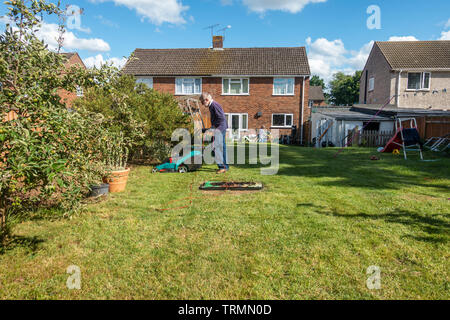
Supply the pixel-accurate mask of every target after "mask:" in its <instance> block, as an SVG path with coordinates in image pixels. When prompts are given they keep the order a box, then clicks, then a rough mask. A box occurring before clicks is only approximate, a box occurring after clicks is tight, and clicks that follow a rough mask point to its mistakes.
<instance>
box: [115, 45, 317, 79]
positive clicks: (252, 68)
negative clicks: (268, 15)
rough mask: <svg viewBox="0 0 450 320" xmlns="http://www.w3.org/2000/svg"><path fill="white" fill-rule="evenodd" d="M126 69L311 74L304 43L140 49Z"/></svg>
mask: <svg viewBox="0 0 450 320" xmlns="http://www.w3.org/2000/svg"><path fill="white" fill-rule="evenodd" d="M134 57H135V58H136V59H130V60H128V62H127V63H126V65H125V67H124V69H123V72H124V73H125V74H133V75H138V76H139V75H142V76H143V75H152V76H177V75H184V76H200V75H201V76H212V75H216V76H219V75H230V76H232V75H236V76H237V75H248V76H265V75H267V76H274V75H280V76H284V75H286V76H300V75H310V74H311V71H310V69H309V63H308V58H307V56H306V50H305V48H304V47H291V48H226V49H223V50H213V49H136V50H135V51H134Z"/></svg>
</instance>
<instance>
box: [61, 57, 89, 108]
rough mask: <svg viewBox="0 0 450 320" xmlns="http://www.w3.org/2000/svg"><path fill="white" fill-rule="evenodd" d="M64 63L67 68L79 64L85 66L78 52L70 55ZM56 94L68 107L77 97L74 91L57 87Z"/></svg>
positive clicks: (81, 66)
mask: <svg viewBox="0 0 450 320" xmlns="http://www.w3.org/2000/svg"><path fill="white" fill-rule="evenodd" d="M65 65H66V67H67V68H70V67H71V66H74V65H76V66H79V67H80V68H84V69H85V68H86V67H85V66H84V63H83V61H82V60H81V58H80V56H79V55H78V54H74V55H72V56H71V57H70V59H69V60H68V61H67V62H66V64H65ZM58 95H59V96H60V97H61V101H62V102H63V103H65V104H66V106H67V107H68V108H70V107H71V106H72V104H73V101H74V100H75V99H77V98H78V97H77V94H76V93H75V92H70V91H67V90H64V89H59V90H58Z"/></svg>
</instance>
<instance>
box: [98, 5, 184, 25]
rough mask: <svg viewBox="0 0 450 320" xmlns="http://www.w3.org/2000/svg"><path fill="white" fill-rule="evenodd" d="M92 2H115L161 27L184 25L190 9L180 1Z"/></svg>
mask: <svg viewBox="0 0 450 320" xmlns="http://www.w3.org/2000/svg"><path fill="white" fill-rule="evenodd" d="M91 2H114V3H115V4H116V5H121V6H125V7H127V8H128V9H132V10H133V9H134V10H136V12H137V13H138V15H140V16H142V19H143V20H145V19H148V20H149V21H150V22H151V23H153V24H156V25H161V24H163V23H165V22H167V23H172V24H183V23H186V20H185V19H184V18H183V13H184V12H185V11H187V10H188V9H189V7H188V6H184V5H183V4H182V3H181V2H180V1H178V0H91Z"/></svg>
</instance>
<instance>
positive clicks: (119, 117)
mask: <svg viewBox="0 0 450 320" xmlns="http://www.w3.org/2000/svg"><path fill="white" fill-rule="evenodd" d="M110 85H111V86H110V87H108V88H102V87H97V88H91V89H89V90H87V91H86V92H85V94H84V97H83V98H82V99H80V100H78V101H77V102H76V103H75V107H76V108H84V109H86V110H88V111H91V112H95V113H101V114H103V115H105V117H106V121H105V123H104V125H106V126H107V127H108V129H109V130H110V131H113V132H122V133H123V134H124V136H125V140H126V141H127V142H128V147H129V148H130V155H136V154H139V153H141V151H143V149H146V150H149V149H150V152H152V151H153V154H151V155H149V156H151V157H153V158H156V159H159V158H161V157H165V156H167V155H166V154H164V155H161V156H159V155H158V154H157V153H159V152H158V151H159V150H156V149H160V147H162V146H164V145H167V144H169V143H170V140H171V136H172V133H173V132H174V131H175V129H177V128H184V127H186V126H189V125H190V124H189V118H187V117H186V116H185V115H184V114H183V113H182V111H181V109H180V108H179V106H178V102H177V101H176V100H175V99H174V97H173V95H170V94H165V93H161V92H158V91H156V90H153V89H150V88H148V87H147V86H146V85H145V84H136V79H135V78H134V77H133V76H130V75H120V74H119V73H117V74H116V75H115V76H114V77H112V78H111V81H110ZM156 146H158V148H156Z"/></svg>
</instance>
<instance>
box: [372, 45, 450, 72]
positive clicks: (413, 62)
mask: <svg viewBox="0 0 450 320" xmlns="http://www.w3.org/2000/svg"><path fill="white" fill-rule="evenodd" d="M375 45H377V46H378V47H379V48H380V50H381V52H382V53H383V55H384V56H385V58H386V60H387V62H388V63H389V65H390V66H391V68H392V69H393V70H401V69H403V70H414V69H427V70H449V71H450V41H388V42H380V41H377V42H375Z"/></svg>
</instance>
